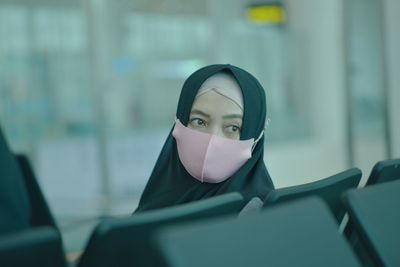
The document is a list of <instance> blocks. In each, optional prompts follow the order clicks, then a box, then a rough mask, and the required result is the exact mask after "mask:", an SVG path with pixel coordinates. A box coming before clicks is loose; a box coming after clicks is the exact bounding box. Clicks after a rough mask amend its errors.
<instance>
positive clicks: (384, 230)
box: [343, 180, 400, 266]
mask: <svg viewBox="0 0 400 267" xmlns="http://www.w3.org/2000/svg"><path fill="white" fill-rule="evenodd" d="M343 201H344V204H345V207H346V209H347V211H348V214H349V223H350V225H351V226H352V229H353V234H356V235H357V237H358V240H359V242H361V243H362V245H358V246H357V249H359V250H358V251H357V252H358V253H359V254H360V255H363V256H364V257H365V258H364V259H363V260H364V261H365V262H366V263H369V262H370V261H372V262H374V263H375V264H376V266H400V253H399V251H400V250H399V249H400V180H395V181H391V182H385V183H381V184H375V185H371V186H367V187H364V188H361V189H357V190H351V191H349V192H347V193H346V194H345V195H344V198H343ZM360 250H365V251H360ZM369 257H370V258H369Z"/></svg>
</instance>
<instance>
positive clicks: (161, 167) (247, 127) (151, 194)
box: [135, 64, 274, 212]
mask: <svg viewBox="0 0 400 267" xmlns="http://www.w3.org/2000/svg"><path fill="white" fill-rule="evenodd" d="M221 71H226V72H230V73H231V74H232V75H233V77H234V78H235V79H236V80H237V82H238V84H239V86H240V87H241V89H242V93H243V102H244V111H243V123H242V128H241V135H240V139H241V140H247V139H251V138H254V139H256V138H257V137H258V136H259V135H260V133H261V131H263V129H264V126H265V119H266V100H265V92H264V89H263V87H262V86H261V84H260V83H259V82H258V81H257V79H256V78H255V77H254V76H252V75H251V74H250V73H248V72H247V71H245V70H243V69H240V68H238V67H235V66H232V65H229V64H227V65H222V64H217V65H210V66H206V67H204V68H201V69H199V70H198V71H196V72H195V73H193V74H192V75H191V76H190V77H189V78H188V79H187V80H186V81H185V83H184V85H183V88H182V91H181V95H180V98H179V102H178V109H177V112H176V117H177V118H178V119H179V120H180V121H181V122H182V124H184V125H187V124H188V121H189V115H190V111H191V108H192V104H193V102H194V100H195V97H196V95H197V91H198V89H199V88H200V86H201V85H202V84H203V82H204V81H205V80H206V79H207V78H209V77H210V76H212V75H214V74H216V73H217V72H221ZM263 155H264V136H263V137H262V138H261V139H260V141H259V142H258V143H257V145H256V147H255V149H254V151H253V155H252V157H251V158H250V159H249V160H248V161H247V162H246V163H245V164H244V165H243V166H242V167H241V168H240V169H239V170H238V171H237V172H236V173H235V174H234V175H232V177H230V178H228V179H227V180H225V181H224V182H221V183H218V184H212V183H201V182H200V181H198V180H196V179H195V178H193V177H192V176H191V175H190V174H189V173H188V172H187V171H186V170H185V168H184V167H183V165H182V163H181V162H180V159H179V156H178V151H177V147H176V141H175V138H174V137H173V136H172V130H171V131H170V133H169V135H168V138H167V140H166V142H165V144H164V146H163V148H162V151H161V153H160V156H159V158H158V160H157V162H156V165H155V167H154V169H153V172H152V174H151V176H150V179H149V181H148V183H147V185H146V188H145V190H144V192H143V194H142V197H141V199H140V202H139V206H138V208H137V209H136V211H135V212H140V211H145V210H151V209H157V208H162V207H167V206H173V205H177V204H182V203H186V202H191V201H195V200H199V199H204V198H208V197H212V196H216V195H221V194H224V193H228V192H239V193H241V194H242V195H243V197H244V199H245V201H249V200H250V199H251V198H252V197H256V196H257V197H259V198H261V199H264V198H265V197H266V196H267V194H268V193H269V192H270V190H272V189H273V188H274V186H273V183H272V181H271V178H270V176H269V174H268V171H267V169H266V167H265V164H264V161H263Z"/></svg>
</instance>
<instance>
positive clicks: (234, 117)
mask: <svg viewBox="0 0 400 267" xmlns="http://www.w3.org/2000/svg"><path fill="white" fill-rule="evenodd" d="M222 118H223V119H243V116H242V115H241V114H229V115H225V116H222Z"/></svg>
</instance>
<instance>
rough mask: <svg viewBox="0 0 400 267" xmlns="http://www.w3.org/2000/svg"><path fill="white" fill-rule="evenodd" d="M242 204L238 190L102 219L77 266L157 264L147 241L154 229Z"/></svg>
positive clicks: (233, 211)
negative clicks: (152, 209)
mask: <svg viewBox="0 0 400 267" xmlns="http://www.w3.org/2000/svg"><path fill="white" fill-rule="evenodd" d="M243 205H244V203H243V197H242V196H241V195H240V194H239V193H229V194H224V195H220V196H216V197H212V198H209V199H205V200H199V201H196V202H190V203H188V204H182V205H179V206H175V207H170V208H163V209H159V210H155V211H147V212H142V213H138V214H133V216H131V217H128V218H119V219H117V218H114V219H108V220H105V221H103V222H101V223H100V224H99V225H98V226H97V227H96V229H95V230H94V232H93V234H92V236H91V238H90V240H89V243H88V245H87V247H86V249H85V251H84V253H83V255H82V257H81V259H80V261H79V264H78V266H79V267H88V266H96V267H103V266H104V267H106V266H119V267H124V266H159V260H158V258H157V257H156V256H157V254H156V253H154V246H153V243H152V241H151V237H152V235H153V232H154V231H155V230H156V229H158V228H160V227H163V226H166V225H170V224H177V223H184V222H188V221H194V220H200V219H204V218H210V217H217V216H222V215H229V214H237V213H239V211H240V209H241V208H242V207H243Z"/></svg>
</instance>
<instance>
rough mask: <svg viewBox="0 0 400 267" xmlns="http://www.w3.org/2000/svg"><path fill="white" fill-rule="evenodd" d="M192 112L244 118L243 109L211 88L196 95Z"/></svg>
mask: <svg viewBox="0 0 400 267" xmlns="http://www.w3.org/2000/svg"><path fill="white" fill-rule="evenodd" d="M191 113H197V114H200V113H203V114H200V115H203V116H211V117H212V116H221V117H226V118H242V117H243V110H242V109H241V108H240V107H239V106H238V105H237V103H236V102H235V101H233V100H232V99H230V98H228V97H226V96H224V95H222V94H219V93H218V92H216V91H214V90H211V91H208V92H206V93H204V94H202V95H200V96H198V97H196V99H195V101H194V103H193V106H192V109H191Z"/></svg>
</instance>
